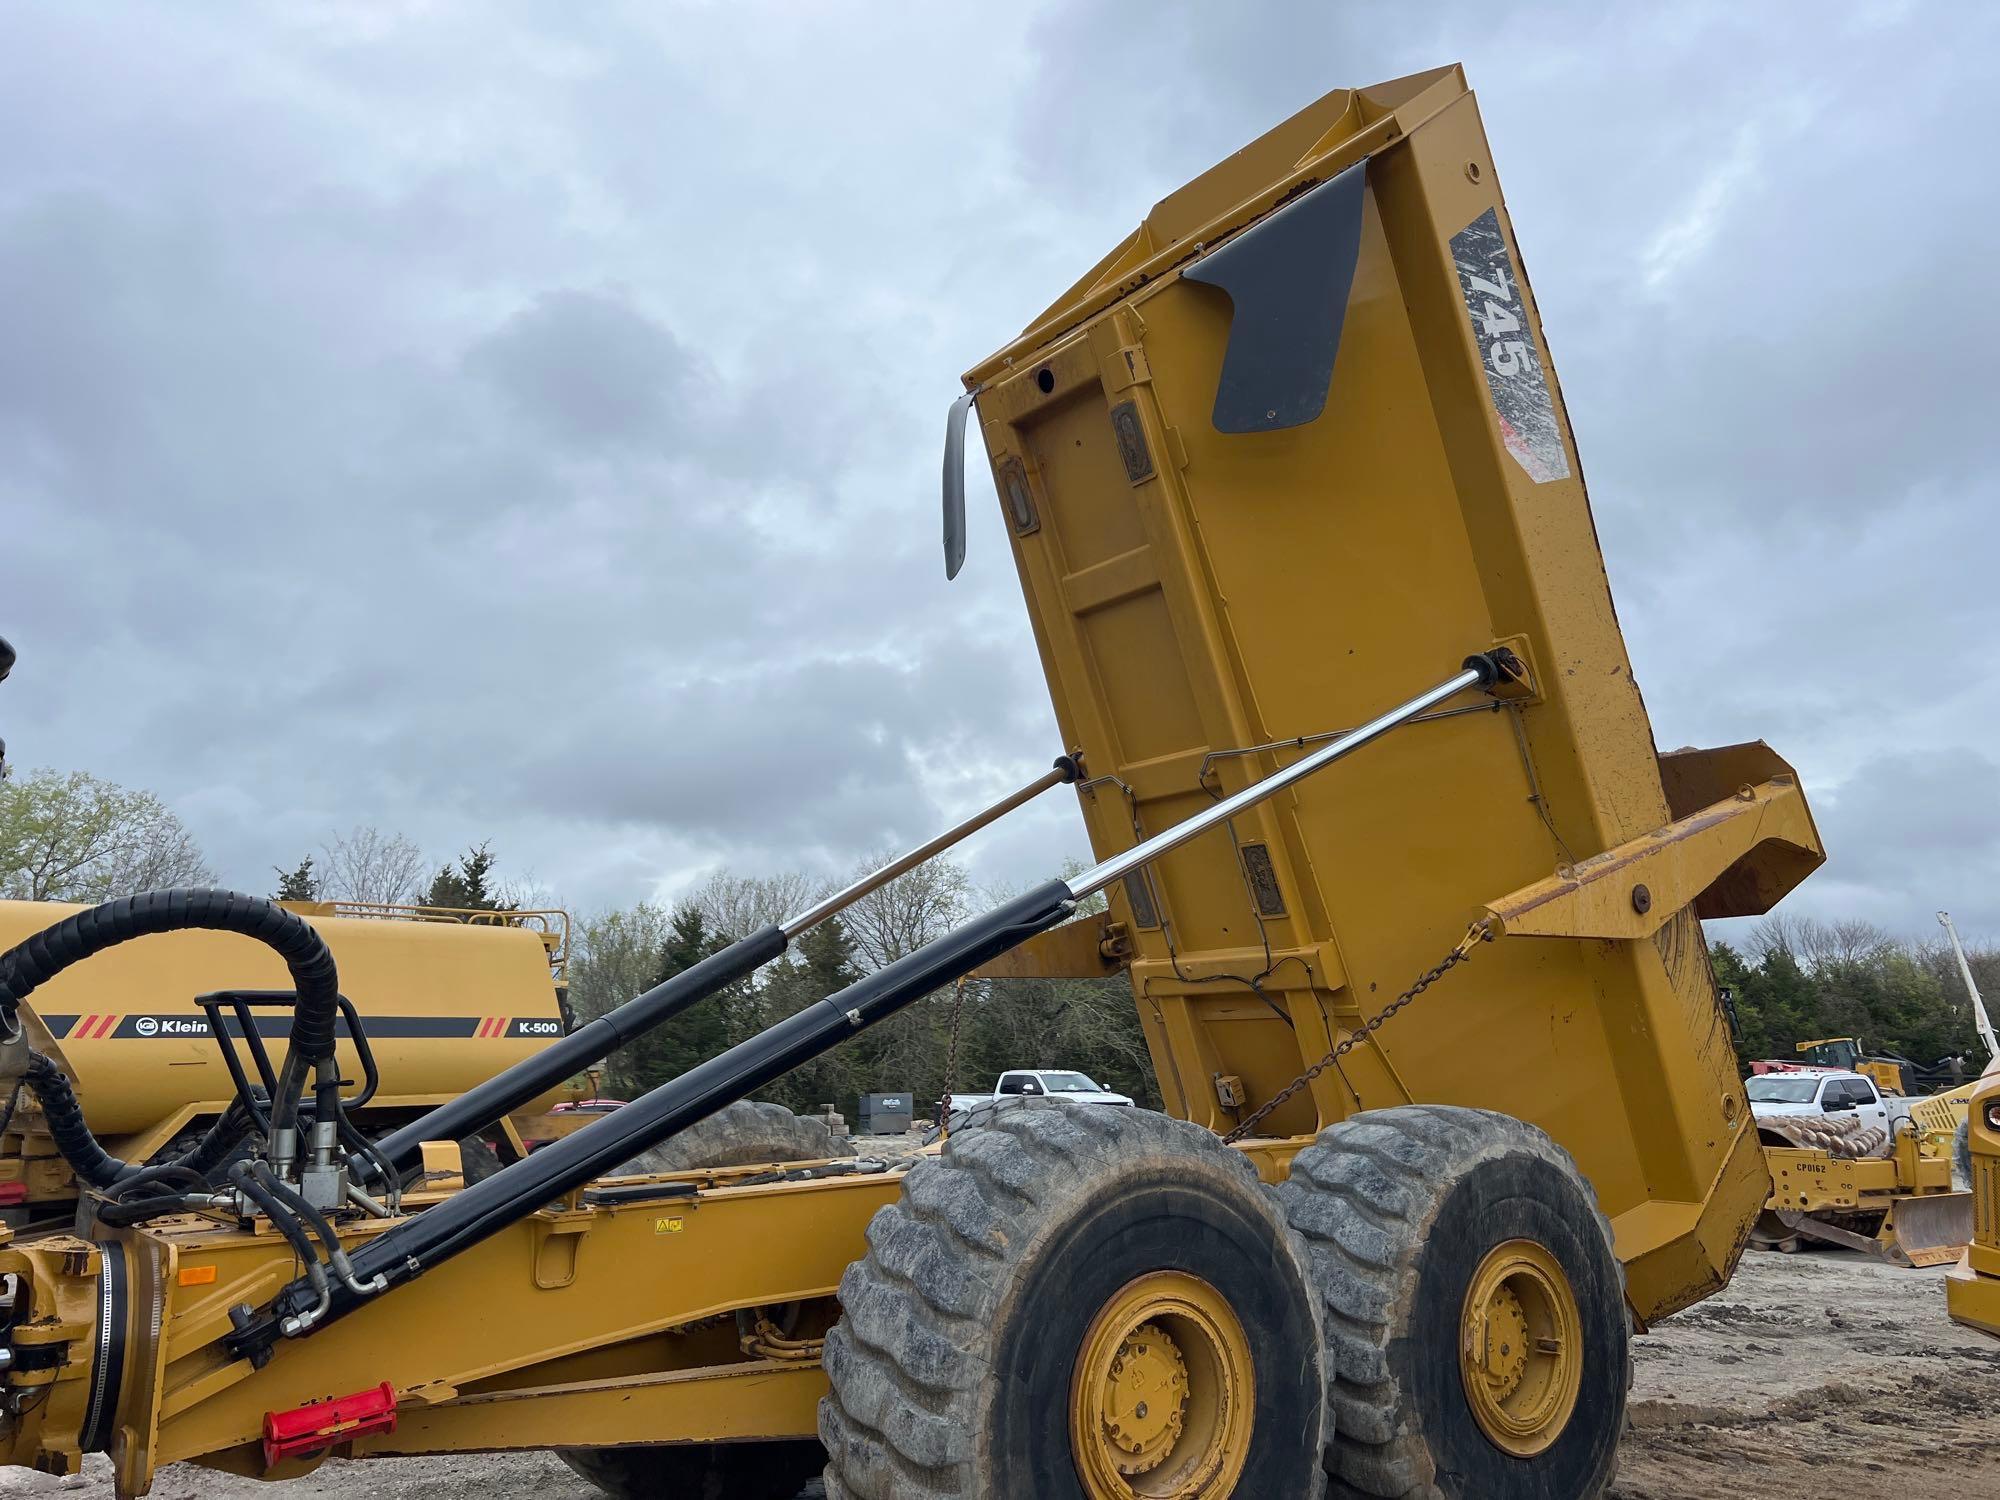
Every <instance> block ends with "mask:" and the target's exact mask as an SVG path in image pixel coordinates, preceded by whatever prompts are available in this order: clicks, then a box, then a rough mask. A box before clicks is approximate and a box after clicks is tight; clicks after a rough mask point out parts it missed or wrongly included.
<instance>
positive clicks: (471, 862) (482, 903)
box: [417, 843, 517, 911]
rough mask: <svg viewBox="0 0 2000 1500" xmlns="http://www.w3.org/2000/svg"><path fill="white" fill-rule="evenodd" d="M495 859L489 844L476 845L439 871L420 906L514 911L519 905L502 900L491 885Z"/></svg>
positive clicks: (433, 877) (465, 909)
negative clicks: (489, 878)
mask: <svg viewBox="0 0 2000 1500" xmlns="http://www.w3.org/2000/svg"><path fill="white" fill-rule="evenodd" d="M496 858H497V856H496V855H495V854H494V853H493V850H492V849H491V847H489V846H488V845H486V844H483V843H482V844H477V845H474V846H473V847H472V848H470V849H468V850H466V851H465V853H464V854H463V855H462V856H461V857H460V858H459V861H458V863H457V864H456V865H450V864H447V865H444V866H442V867H440V868H439V870H438V872H437V874H435V875H433V876H432V877H431V883H430V888H429V889H428V890H426V891H425V892H424V894H423V896H422V898H421V899H420V900H419V901H418V903H417V904H418V905H420V906H441V907H446V908H449V909H455V910H459V911H512V910H513V909H514V908H515V906H516V905H517V903H515V902H512V901H503V900H501V899H500V892H499V891H497V890H495V889H493V888H492V886H491V885H490V884H489V882H488V877H489V876H491V875H492V873H493V864H494V861H495V859H496Z"/></svg>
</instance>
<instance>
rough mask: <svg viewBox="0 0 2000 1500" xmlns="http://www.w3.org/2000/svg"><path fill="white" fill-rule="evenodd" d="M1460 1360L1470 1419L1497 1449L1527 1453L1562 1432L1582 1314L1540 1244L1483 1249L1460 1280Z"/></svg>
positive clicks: (1577, 1365) (1576, 1382) (1571, 1399)
mask: <svg viewBox="0 0 2000 1500" xmlns="http://www.w3.org/2000/svg"><path fill="white" fill-rule="evenodd" d="M1458 1364H1459V1375H1460V1377H1461V1378H1462V1380H1463V1382H1464V1385H1465V1395H1466V1401H1467V1403H1468V1404H1469V1405H1470V1406H1471V1408H1472V1415H1473V1418H1474V1420H1475V1421H1477V1422H1478V1423H1479V1428H1480V1431H1482V1432H1484V1433H1485V1434H1486V1437H1487V1439H1488V1440H1489V1441H1491V1442H1492V1443H1493V1444H1494V1446H1496V1447H1498V1448H1499V1449H1500V1450H1501V1451H1502V1452H1505V1453H1511V1454H1513V1455H1514V1456H1515V1457H1517V1458H1527V1457H1530V1456H1532V1455H1534V1454H1537V1453H1540V1452H1542V1451H1543V1450H1544V1449H1546V1448H1548V1447H1549V1446H1550V1444H1552V1443H1554V1442H1555V1440H1556V1439H1557V1438H1558V1437H1560V1436H1562V1432H1563V1429H1564V1428H1565V1427H1566V1426H1567V1425H1568V1424H1569V1419H1570V1415H1571V1414H1572V1413H1573V1412H1574V1411H1575V1410H1576V1398H1577V1393H1578V1391H1579V1390H1580V1389H1581V1388H1582V1385H1583V1336H1582V1318H1581V1316H1580V1314H1579V1313H1578V1311H1577V1302H1576V1293H1575V1292H1573V1291H1572V1290H1571V1289H1570V1285H1569V1278H1568V1276H1567V1275H1566V1274H1565V1273H1564V1271H1563V1268H1562V1265H1561V1263H1560V1262H1559V1261H1557V1260H1556V1258H1555V1256H1554V1255H1553V1254H1552V1253H1551V1252H1550V1251H1549V1250H1548V1249H1547V1248H1546V1247H1544V1246H1542V1245H1538V1244H1536V1243H1535V1242H1534V1241H1532V1240H1509V1241H1508V1242H1507V1243H1505V1244H1503V1245H1496V1246H1495V1247H1494V1248H1493V1249H1492V1250H1490V1251H1488V1252H1487V1254H1486V1257H1485V1259H1483V1260H1482V1261H1481V1262H1480V1263H1479V1268H1478V1269H1477V1270H1476V1271H1474V1272H1473V1274H1472V1280H1471V1282H1470V1283H1469V1284H1468V1285H1467V1287H1466V1292H1465V1307H1464V1311H1463V1313H1462V1315H1461V1318H1460V1322H1459V1345H1458Z"/></svg>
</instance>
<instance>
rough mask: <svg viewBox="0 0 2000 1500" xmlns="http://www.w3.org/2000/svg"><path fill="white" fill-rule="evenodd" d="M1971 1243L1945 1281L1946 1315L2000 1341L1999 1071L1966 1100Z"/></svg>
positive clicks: (1986, 1079)
mask: <svg viewBox="0 0 2000 1500" xmlns="http://www.w3.org/2000/svg"><path fill="white" fill-rule="evenodd" d="M1968 1118H1969V1120H1970V1125H1969V1127H1968V1130H1967V1143H1968V1144H1969V1145H1970V1146H1971V1148H1972V1243H1971V1244H1970V1245H1968V1246H1967V1247H1966V1251H1965V1255H1964V1257H1963V1258H1962V1259H1961V1260H1960V1261H1959V1263H1958V1264H1957V1265H1956V1266H1954V1267H1953V1268H1952V1270H1951V1272H1950V1273H1949V1274H1948V1275H1947V1277H1946V1278H1945V1299H1946V1302H1947V1305H1948V1306H1949V1307H1950V1310H1951V1315H1952V1317H1954V1318H1956V1319H1957V1320H1958V1321H1959V1322H1961V1323H1963V1324H1965V1325H1966V1326H1967V1327H1969V1328H1977V1329H1980V1330H1981V1331H1983V1332H1986V1333H1990V1334H1992V1335H1993V1336H1994V1337H1996V1338H2000V1073H1989V1074H1988V1075H1987V1076H1986V1078H1985V1079H1983V1080H1982V1081H1981V1083H1980V1085H1979V1087H1978V1089H1977V1090H1976V1091H1975V1092H1974V1094H1973V1096H1972V1103H1971V1107H1970V1110H1969V1112H1968Z"/></svg>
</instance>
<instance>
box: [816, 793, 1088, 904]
mask: <svg viewBox="0 0 2000 1500" xmlns="http://www.w3.org/2000/svg"><path fill="white" fill-rule="evenodd" d="M1076 777H1077V766H1076V762H1075V761H1074V760H1072V759H1071V758H1070V757H1069V756H1067V755H1065V756H1062V757H1061V758H1059V759H1058V760H1057V761H1056V763H1055V765H1054V766H1053V767H1052V768H1051V769H1050V770H1048V771H1046V772H1044V773H1043V774H1042V775H1040V776H1037V777H1036V778H1035V779H1034V780H1033V781H1031V782H1029V783H1028V784H1027V785H1026V786H1024V787H1022V788H1021V789H1020V790H1019V791H1018V792H1012V793H1010V794H1009V795H1007V796H1005V797H1002V798H1001V799H1000V800H999V801H998V802H996V803H994V804H993V805H992V806H991V807H988V808H985V809H983V810H981V811H979V812H976V813H974V814H973V815H972V816H971V817H969V818H967V819H966V820H965V821H964V822H963V823H960V824H958V825H957V826H956V827H954V828H947V829H946V830H945V831H944V832H943V833H941V834H939V835H938V836H937V837H936V838H934V839H932V840H930V841H929V842H928V843H924V844H919V845H917V847H916V848H914V849H912V850H910V852H909V853H907V854H904V855H901V856H900V857H898V858H896V859H892V860H890V861H889V863H887V864H886V865H884V866H882V868H881V869H879V870H871V871H870V872H869V873H868V874H866V875H863V876H862V877H861V878H860V879H859V880H857V881H855V882H854V884H852V885H850V886H845V887H843V888H842V889H840V890H837V891H835V892H834V893H833V894H832V895H831V896H828V897H827V898H826V899H825V900H823V901H818V902H815V903H814V904H813V905H811V906H809V907H807V908H806V909H805V910H804V911H802V912H800V913H799V914H798V915H797V916H796V917H792V918H790V919H788V920H786V921H784V922H780V923H779V924H778V930H779V931H780V932H782V933H784V935H785V937H786V940H787V941H789V940H790V939H792V938H795V937H797V936H798V935H799V934H800V933H802V932H806V931H808V930H810V929H811V928H814V927H817V926H819V924H820V923H822V922H824V921H825V920H826V919H827V918H828V917H830V916H832V915H834V913H836V912H841V911H845V910H846V909H847V908H848V907H850V906H852V905H853V904H854V903H855V902H857V901H859V900H860V899H861V898H862V897H863V896H865V895H867V894H868V893H869V892H870V891H875V890H880V889H881V888H882V887H883V886H885V885H887V884H888V883H889V882H890V881H892V880H894V879H895V878H896V877H897V876H898V875H907V874H908V873H909V872H910V871H912V870H914V869H915V868H916V867H917V866H918V865H920V864H922V863H923V862H924V861H925V860H927V859H929V858H930V857H931V856H932V855H934V854H942V853H943V852H944V851H945V850H947V849H949V848H950V847H951V846H952V845H953V844H957V843H962V842H964V840H966V839H967V838H969V837H971V836H972V835H973V834H975V833H977V832H979V830H980V829H982V828H984V827H985V826H986V825H987V824H988V823H992V822H996V821H997V820H999V819H1001V818H1004V817H1006V816H1007V814H1008V813H1010V812H1012V811H1013V810H1014V809H1015V808H1017V807H1019V806H1021V805H1022V804H1023V803H1025V802H1032V801H1034V800H1035V798H1037V797H1039V796H1041V795H1042V793H1043V792H1046V791H1047V790H1048V789H1049V788H1050V787H1052V786H1062V785H1064V784H1065V783H1067V782H1072V781H1075V780H1076Z"/></svg>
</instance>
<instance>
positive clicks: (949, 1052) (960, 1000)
mask: <svg viewBox="0 0 2000 1500" xmlns="http://www.w3.org/2000/svg"><path fill="white" fill-rule="evenodd" d="M965 979H966V976H965V975H963V974H961V975H959V976H958V983H957V984H956V985H955V986H953V988H954V990H955V991H956V993H955V994H954V995H953V996H952V999H951V1042H950V1045H949V1046H947V1047H946V1048H945V1054H944V1092H943V1093H942V1094H940V1095H938V1139H939V1140H943V1139H944V1138H945V1137H946V1136H948V1135H950V1134H951V1091H952V1090H953V1089H954V1088H956V1087H957V1086H958V1026H959V1022H960V1021H961V1020H962V1019H963V1018H964V1015H965Z"/></svg>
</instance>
